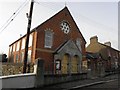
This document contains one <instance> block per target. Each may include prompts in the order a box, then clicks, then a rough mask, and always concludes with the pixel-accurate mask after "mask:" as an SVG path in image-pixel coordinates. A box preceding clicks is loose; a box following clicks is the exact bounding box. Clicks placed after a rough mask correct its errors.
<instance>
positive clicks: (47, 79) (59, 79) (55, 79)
mask: <svg viewBox="0 0 120 90" xmlns="http://www.w3.org/2000/svg"><path fill="white" fill-rule="evenodd" d="M86 78H87V73H81V74H71V75H68V74H64V75H63V74H61V75H44V85H51V84H57V83H63V82H70V81H75V80H82V79H86Z"/></svg>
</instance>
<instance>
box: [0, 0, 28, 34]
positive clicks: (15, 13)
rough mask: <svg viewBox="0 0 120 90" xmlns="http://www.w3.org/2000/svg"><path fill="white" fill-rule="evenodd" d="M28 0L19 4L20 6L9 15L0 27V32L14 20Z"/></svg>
mask: <svg viewBox="0 0 120 90" xmlns="http://www.w3.org/2000/svg"><path fill="white" fill-rule="evenodd" d="M27 3H28V0H26V1H25V2H24V3H23V4H21V5H20V7H19V8H18V9H17V10H16V11H15V12H14V13H13V14H12V16H10V18H9V19H8V20H7V21H6V23H5V24H3V26H2V27H1V28H0V30H1V31H0V33H2V32H3V31H4V30H5V28H7V26H8V25H9V24H10V23H11V22H12V21H13V20H14V18H15V17H16V16H17V15H18V14H19V13H20V11H21V10H22V9H23V8H24V7H25V6H26V5H27Z"/></svg>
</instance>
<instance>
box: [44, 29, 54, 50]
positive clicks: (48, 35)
mask: <svg viewBox="0 0 120 90" xmlns="http://www.w3.org/2000/svg"><path fill="white" fill-rule="evenodd" d="M52 45H53V32H52V31H51V30H45V44H44V47H45V48H51V47H52Z"/></svg>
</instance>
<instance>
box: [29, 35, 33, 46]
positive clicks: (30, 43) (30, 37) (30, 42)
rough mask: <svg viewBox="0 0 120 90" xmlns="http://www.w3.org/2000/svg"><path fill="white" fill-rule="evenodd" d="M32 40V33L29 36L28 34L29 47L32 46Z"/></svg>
mask: <svg viewBox="0 0 120 90" xmlns="http://www.w3.org/2000/svg"><path fill="white" fill-rule="evenodd" d="M32 40H33V37H32V35H30V36H29V47H31V46H32Z"/></svg>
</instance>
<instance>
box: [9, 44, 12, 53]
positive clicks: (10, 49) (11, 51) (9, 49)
mask: <svg viewBox="0 0 120 90" xmlns="http://www.w3.org/2000/svg"><path fill="white" fill-rule="evenodd" d="M9 50H10V51H9V52H10V55H11V54H12V46H10V48H9Z"/></svg>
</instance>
